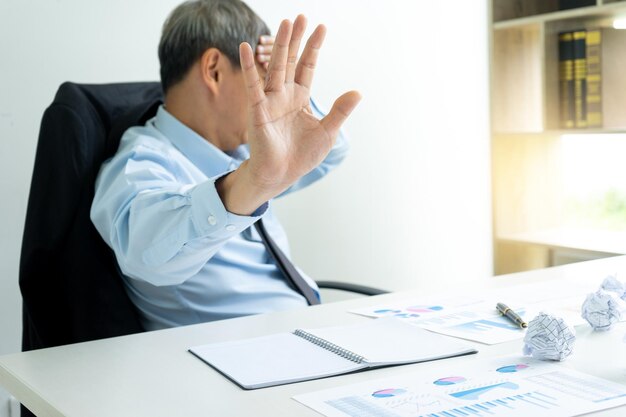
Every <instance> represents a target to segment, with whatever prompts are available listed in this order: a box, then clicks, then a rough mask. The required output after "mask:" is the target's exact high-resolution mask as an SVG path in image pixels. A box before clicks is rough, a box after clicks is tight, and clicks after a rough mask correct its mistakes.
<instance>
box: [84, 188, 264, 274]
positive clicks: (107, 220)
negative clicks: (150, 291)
mask: <svg viewBox="0 0 626 417" xmlns="http://www.w3.org/2000/svg"><path fill="white" fill-rule="evenodd" d="M99 191H100V192H99V193H97V194H96V199H95V200H94V204H93V206H92V221H93V223H94V225H95V226H96V228H97V229H98V231H99V232H100V234H101V235H102V237H103V238H104V240H105V241H106V242H107V244H109V246H110V247H111V248H112V249H113V251H114V252H115V255H116V258H117V260H118V263H119V265H120V268H121V269H122V271H123V272H124V273H125V274H126V275H128V276H131V277H133V278H138V279H142V280H144V281H147V282H150V283H152V284H154V285H176V284H180V283H181V282H184V281H185V280H187V279H189V278H190V277H192V276H193V275H195V274H196V273H197V272H198V271H199V270H200V268H202V267H203V266H204V265H205V264H206V263H207V262H208V261H209V260H210V259H211V258H212V257H213V255H215V253H216V252H217V251H218V250H219V249H220V248H221V247H222V246H223V245H224V244H225V243H226V242H227V241H228V240H229V239H231V238H232V237H233V236H235V235H237V234H239V233H241V231H242V230H244V229H246V228H248V227H249V226H250V225H251V224H252V223H253V222H254V221H256V218H254V217H242V216H237V215H234V214H232V213H229V212H228V211H227V210H226V209H225V207H224V206H223V204H222V202H221V201H220V199H219V196H218V194H217V192H216V190H215V188H214V184H213V181H212V180H209V181H207V182H205V183H203V184H199V185H196V186H193V187H189V186H187V187H179V188H176V187H174V188H172V186H169V187H167V186H164V187H161V188H160V189H159V188H158V187H157V188H156V189H151V190H145V191H142V192H139V193H137V194H136V195H131V194H129V190H128V188H117V187H110V188H109V189H108V190H102V189H101V190H99Z"/></svg>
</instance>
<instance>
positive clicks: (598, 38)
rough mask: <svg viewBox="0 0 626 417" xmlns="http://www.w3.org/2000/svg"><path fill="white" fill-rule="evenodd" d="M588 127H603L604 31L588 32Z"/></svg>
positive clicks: (586, 40)
mask: <svg viewBox="0 0 626 417" xmlns="http://www.w3.org/2000/svg"><path fill="white" fill-rule="evenodd" d="M585 42H586V45H587V48H586V49H587V97H586V101H587V127H602V125H603V123H602V53H601V50H602V31H601V30H600V29H593V30H588V31H587V37H586V39H585Z"/></svg>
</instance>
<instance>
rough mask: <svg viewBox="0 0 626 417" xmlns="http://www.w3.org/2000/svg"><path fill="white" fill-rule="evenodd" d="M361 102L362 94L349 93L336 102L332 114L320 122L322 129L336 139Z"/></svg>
mask: <svg viewBox="0 0 626 417" xmlns="http://www.w3.org/2000/svg"><path fill="white" fill-rule="evenodd" d="M359 101H361V94H359V92H358V91H348V92H347V93H345V94H343V95H342V96H341V97H339V98H338V99H337V100H335V103H334V104H333V107H332V109H330V112H329V113H328V114H327V115H326V117H324V118H323V119H322V120H320V123H321V125H322V127H323V128H324V129H325V130H326V132H327V133H328V135H329V136H330V137H332V138H335V137H336V136H337V134H338V133H339V128H340V127H341V125H342V124H343V122H345V121H346V119H347V118H348V116H350V113H352V110H354V108H355V107H356V106H357V104H359Z"/></svg>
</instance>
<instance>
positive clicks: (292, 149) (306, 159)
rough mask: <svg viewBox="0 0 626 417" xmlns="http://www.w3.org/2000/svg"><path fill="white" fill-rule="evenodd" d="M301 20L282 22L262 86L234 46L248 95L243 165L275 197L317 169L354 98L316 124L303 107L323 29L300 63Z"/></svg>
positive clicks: (244, 53) (348, 96)
mask: <svg viewBox="0 0 626 417" xmlns="http://www.w3.org/2000/svg"><path fill="white" fill-rule="evenodd" d="M305 29H306V19H305V18H304V16H302V15H300V16H298V17H297V18H296V20H295V22H294V23H293V24H292V23H291V22H290V21H288V20H284V21H283V22H282V23H281V25H280V28H279V30H278V33H277V35H276V41H275V44H274V49H273V51H272V57H271V60H270V64H269V68H268V73H267V78H266V82H265V85H263V83H262V82H261V80H260V79H259V74H258V71H257V69H256V66H255V62H254V54H253V53H252V49H251V47H250V45H249V44H247V43H242V44H241V47H240V51H239V52H240V57H241V66H242V69H243V72H244V79H245V82H246V85H247V92H248V120H249V127H248V142H249V145H250V159H249V161H248V167H249V169H250V171H251V173H252V174H253V175H252V178H254V181H255V182H256V185H257V186H261V187H263V188H265V189H266V190H268V189H271V190H272V192H271V194H274V195H278V194H280V193H281V192H282V191H284V190H285V189H286V188H288V187H289V186H290V185H292V184H293V183H294V182H296V181H297V180H298V179H299V178H300V177H302V176H303V175H305V174H307V173H308V172H310V171H311V170H312V169H313V168H315V167H316V166H317V165H319V164H320V163H321V162H322V161H323V160H324V158H325V157H326V156H327V155H328V153H329V152H330V150H331V148H332V147H333V145H334V143H335V140H336V138H337V135H338V133H339V128H340V127H341V125H342V124H343V122H344V121H345V120H346V118H347V117H348V116H349V114H350V113H351V112H352V110H353V109H354V108H355V107H356V105H357V104H358V102H359V100H360V96H359V94H358V93H357V92H355V91H351V92H348V93H345V94H344V95H342V96H341V97H339V98H338V99H337V100H336V101H335V103H334V105H333V107H332V109H331V111H330V112H329V113H328V115H327V116H326V117H324V118H323V119H321V120H318V119H317V118H316V117H315V116H313V115H312V114H311V111H310V108H309V100H310V89H311V83H312V81H313V74H314V71H315V64H316V62H317V55H318V52H319V50H320V48H321V46H322V42H323V40H324V36H325V33H326V29H325V27H324V26H321V25H320V26H318V27H317V28H316V29H315V31H314V32H313V34H312V35H311V36H310V37H309V39H308V41H307V43H306V46H305V48H304V50H303V52H302V56H301V57H300V59H299V60H298V59H297V55H298V50H299V47H300V41H301V39H302V37H303V35H304V31H305Z"/></svg>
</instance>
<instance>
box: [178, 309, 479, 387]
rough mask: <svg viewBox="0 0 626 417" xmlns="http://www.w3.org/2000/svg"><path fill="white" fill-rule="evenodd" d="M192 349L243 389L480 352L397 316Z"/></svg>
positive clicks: (192, 351) (298, 330) (200, 357)
mask: <svg viewBox="0 0 626 417" xmlns="http://www.w3.org/2000/svg"><path fill="white" fill-rule="evenodd" d="M189 351H190V352H191V353H192V354H194V355H195V356H197V357H198V358H199V359H201V360H202V361H203V362H205V363H207V364H208V365H210V366H212V367H213V368H215V369H216V370H217V371H219V372H221V373H222V374H223V375H225V376H226V377H228V378H229V379H230V380H232V381H234V382H235V383H237V384H238V385H239V386H241V387H242V388H244V389H257V388H265V387H271V386H275V385H283V384H290V383H294V382H300V381H308V380H311V379H318V378H324V377H329V376H335V375H341V374H346V373H350V372H355V371H359V370H364V369H368V368H378V367H383V366H390V365H402V364H408V363H417V362H425V361H430V360H435V359H443V358H449V357H453V356H460V355H465V354H470V353H476V352H477V350H476V349H474V348H473V347H471V346H469V345H467V344H465V343H463V342H460V341H457V340H454V339H452V338H449V337H446V336H442V335H439V334H435V333H431V332H429V331H427V330H424V329H420V328H418V327H416V326H414V325H412V324H409V323H406V322H404V321H402V320H400V319H397V318H395V317H387V318H380V319H375V320H370V321H367V322H364V323H359V324H354V325H350V326H333V327H325V328H318V329H306V330H305V329H297V330H295V331H294V332H291V333H289V332H285V333H277V334H273V335H269V336H262V337H255V338H250V339H243V340H235V341H229V342H219V343H210V344H206V345H203V346H196V347H192V348H190V349H189Z"/></svg>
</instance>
